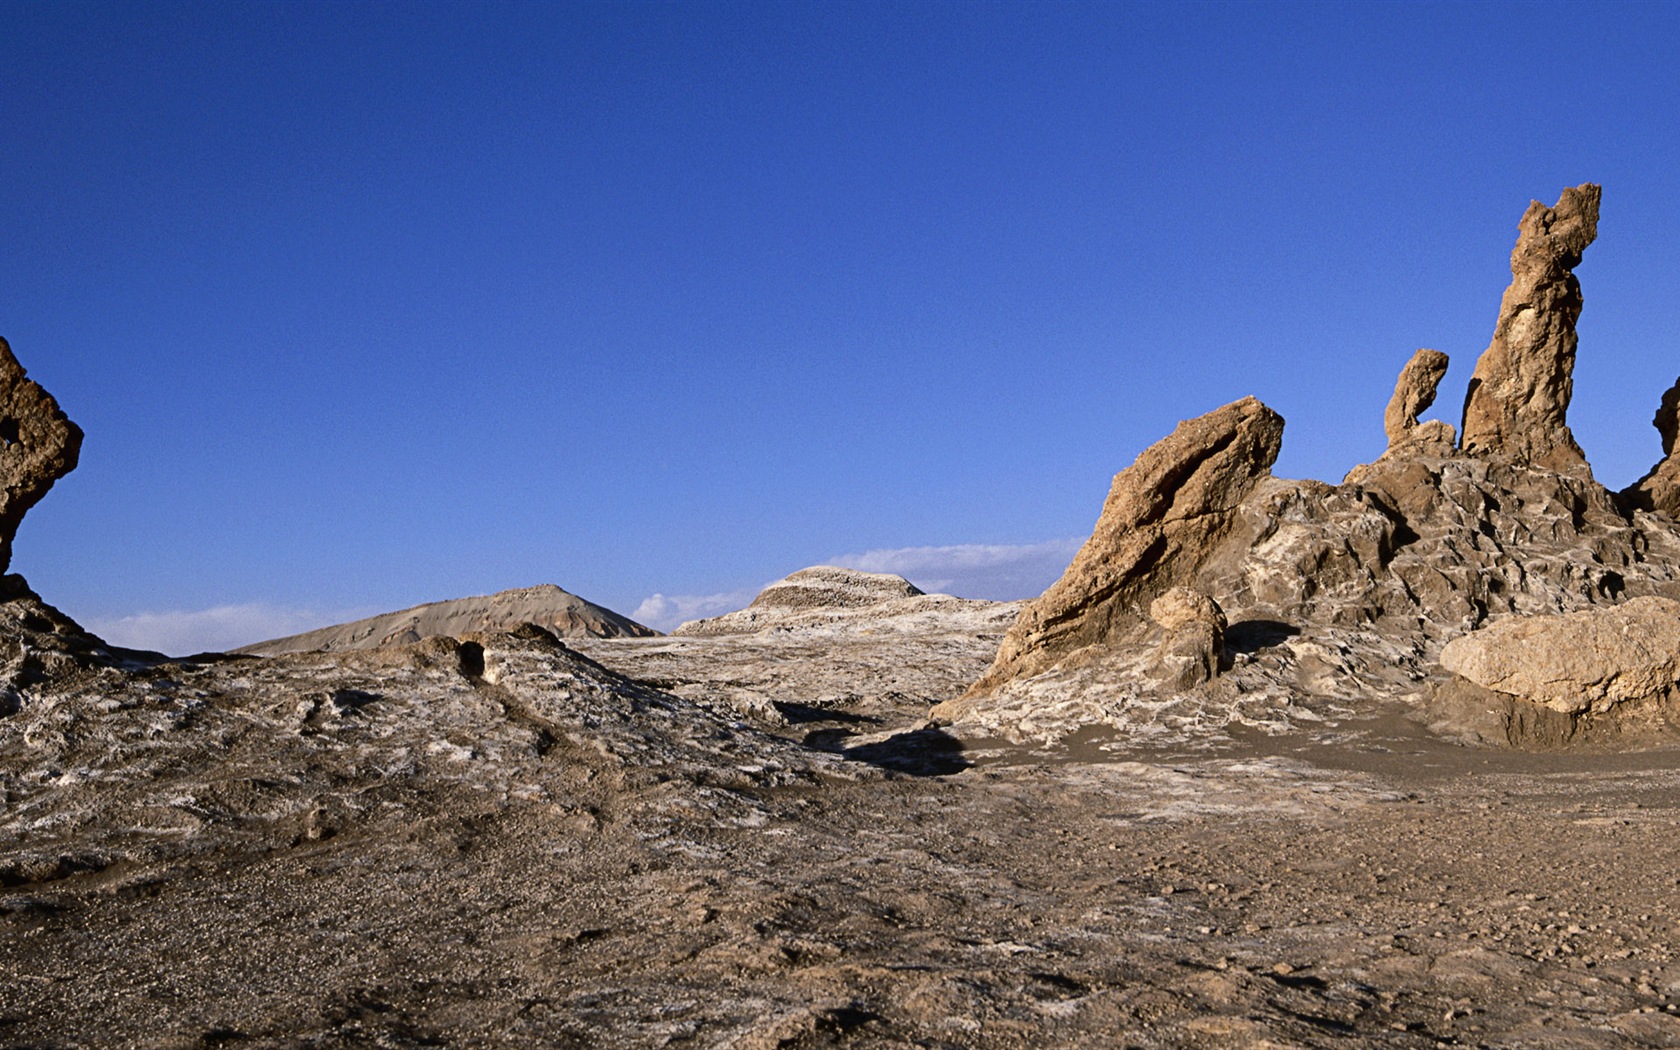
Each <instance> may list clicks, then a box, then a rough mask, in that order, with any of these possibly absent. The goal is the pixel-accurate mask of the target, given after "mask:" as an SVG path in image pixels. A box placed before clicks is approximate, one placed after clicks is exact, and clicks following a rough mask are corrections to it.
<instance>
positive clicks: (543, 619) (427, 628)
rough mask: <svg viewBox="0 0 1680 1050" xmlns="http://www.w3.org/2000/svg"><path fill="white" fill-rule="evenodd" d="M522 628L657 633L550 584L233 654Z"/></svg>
mask: <svg viewBox="0 0 1680 1050" xmlns="http://www.w3.org/2000/svg"><path fill="white" fill-rule="evenodd" d="M522 623H534V624H538V625H540V626H542V627H546V628H548V629H549V630H551V631H553V632H554V633H555V634H557V635H559V636H560V637H562V638H626V637H629V638H649V637H652V636H654V635H656V634H658V633H659V632H658V631H655V630H653V629H652V628H650V627H644V626H642V625H641V624H639V623H637V622H636V621H634V620H632V619H630V618H628V617H625V616H620V615H619V614H618V613H615V612H613V611H612V610H611V609H604V608H602V607H601V606H599V605H596V604H594V603H593V602H589V601H585V600H584V599H582V598H579V597H578V596H577V595H575V594H572V593H570V592H568V591H564V590H561V589H560V588H559V587H556V586H555V585H554V584H552V583H545V584H542V585H540V586H537V587H519V588H516V589H514V590H510V591H498V592H497V593H495V594H488V595H481V596H478V597H473V598H455V599H453V600H450V601H443V602H429V603H427V604H425V605H416V606H415V607H414V608H412V609H404V610H402V611H401V612H389V613H381V614H380V615H378V616H370V617H368V618H367V619H365V620H356V621H354V622H352V623H342V624H339V625H337V626H335V627H322V628H319V629H317V630H313V631H305V632H303V633H302V634H294V635H290V636H289V637H286V638H275V639H272V640H270V641H266V642H257V643H256V644H254V645H247V646H242V647H240V648H238V649H235V650H233V651H234V652H236V653H245V654H249V655H253V656H276V655H278V654H280V653H299V652H343V651H345V650H350V649H377V648H379V647H381V646H385V645H403V644H406V643H408V642H418V641H420V640H421V639H422V638H431V637H434V636H437V635H447V636H450V637H460V636H461V635H463V634H471V633H473V632H475V631H502V630H507V629H508V628H511V627H515V626H517V625H519V624H522Z"/></svg>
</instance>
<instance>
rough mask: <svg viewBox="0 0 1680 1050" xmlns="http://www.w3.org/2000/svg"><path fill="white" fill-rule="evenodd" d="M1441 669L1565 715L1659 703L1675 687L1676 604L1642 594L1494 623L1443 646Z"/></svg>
mask: <svg viewBox="0 0 1680 1050" xmlns="http://www.w3.org/2000/svg"><path fill="white" fill-rule="evenodd" d="M1441 666H1442V667H1443V668H1444V669H1446V670H1448V671H1451V672H1452V673H1454V674H1456V675H1460V676H1462V677H1464V678H1467V679H1469V680H1470V681H1472V682H1474V683H1475V684H1477V685H1479V686H1481V687H1482V688H1484V689H1491V690H1494V691H1496V692H1500V693H1506V694H1508V695H1510V696H1514V697H1519V698H1521V699H1523V700H1527V701H1529V702H1530V703H1535V704H1539V705H1541V706H1542V707H1548V708H1551V709H1552V710H1554V711H1558V712H1561V713H1563V714H1579V713H1581V712H1584V711H1588V710H1591V711H1596V712H1600V713H1602V712H1604V711H1608V710H1610V709H1611V708H1613V707H1615V706H1617V705H1619V704H1626V703H1630V702H1636V701H1645V700H1651V699H1656V698H1662V697H1665V696H1667V695H1669V693H1670V692H1671V691H1672V690H1673V689H1674V688H1675V685H1676V683H1677V682H1680V602H1677V601H1675V600H1673V599H1671V598H1660V597H1656V596H1647V597H1643V598H1633V599H1630V600H1629V601H1627V602H1625V603H1623V604H1621V605H1614V606H1600V607H1597V608H1591V609H1582V610H1580V611H1579V612H1574V613H1568V614H1565V615H1562V616H1517V617H1508V618H1506V619H1503V620H1496V621H1495V622H1493V623H1491V624H1489V625H1488V626H1486V627H1484V628H1482V629H1481V630H1478V631H1472V632H1471V633H1469V634H1466V635H1462V636H1460V637H1458V638H1454V639H1453V640H1452V641H1450V642H1448V643H1447V644H1446V646H1445V647H1444V648H1443V649H1442V650H1441Z"/></svg>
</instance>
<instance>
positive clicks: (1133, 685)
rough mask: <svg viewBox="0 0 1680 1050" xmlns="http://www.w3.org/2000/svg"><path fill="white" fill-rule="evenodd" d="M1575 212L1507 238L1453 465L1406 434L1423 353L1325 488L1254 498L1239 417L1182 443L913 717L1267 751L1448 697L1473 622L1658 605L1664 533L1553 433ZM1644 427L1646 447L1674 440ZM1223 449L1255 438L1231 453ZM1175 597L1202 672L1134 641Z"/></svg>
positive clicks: (1431, 432) (1584, 197)
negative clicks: (1264, 739) (1396, 703)
mask: <svg viewBox="0 0 1680 1050" xmlns="http://www.w3.org/2000/svg"><path fill="white" fill-rule="evenodd" d="M1597 201H1598V193H1597V188H1596V187H1590V186H1589V187H1584V188H1582V189H1581V190H1570V191H1566V192H1565V194H1564V195H1563V200H1562V201H1560V202H1559V205H1558V206H1557V208H1555V209H1545V208H1540V207H1538V206H1536V207H1534V208H1530V209H1529V213H1528V214H1527V215H1526V216H1525V217H1524V220H1523V237H1522V239H1521V241H1520V242H1519V244H1518V247H1517V251H1516V253H1515V254H1514V256H1513V272H1514V274H1515V275H1516V278H1517V279H1516V281H1515V282H1514V283H1513V285H1512V288H1511V290H1510V291H1508V292H1507V293H1506V300H1505V307H1504V309H1503V310H1502V314H1501V322H1500V329H1499V333H1498V334H1497V335H1496V338H1495V340H1494V345H1493V347H1491V348H1490V350H1489V352H1488V353H1487V354H1485V355H1484V356H1483V360H1482V364H1481V366H1480V368H1479V373H1478V374H1479V376H1480V379H1479V380H1478V389H1479V390H1480V391H1481V392H1480V394H1473V396H1472V398H1471V405H1472V408H1473V411H1472V412H1471V414H1470V419H1471V423H1472V426H1471V428H1470V430H1469V431H1467V438H1468V440H1467V441H1466V444H1465V448H1464V449H1462V450H1461V449H1458V448H1455V447H1453V443H1452V441H1451V437H1450V435H1451V428H1450V427H1449V426H1447V425H1446V424H1444V423H1437V424H1430V423H1425V424H1419V423H1418V422H1417V415H1418V413H1419V412H1420V411H1422V410H1423V409H1424V408H1425V407H1427V406H1428V404H1429V402H1430V399H1431V398H1432V396H1433V394H1434V392H1435V389H1436V386H1437V384H1438V383H1439V381H1440V378H1441V374H1442V373H1443V372H1444V370H1445V366H1446V357H1445V355H1442V354H1438V353H1435V352H1433V351H1420V352H1419V353H1417V354H1416V355H1414V356H1413V358H1412V359H1411V361H1410V362H1409V363H1408V364H1407V365H1406V367H1405V368H1404V369H1403V370H1402V372H1401V375H1400V379H1399V382H1398V383H1397V384H1396V390H1395V395H1394V398H1393V400H1392V401H1391V402H1390V404H1389V408H1388V412H1387V413H1386V416H1385V420H1384V422H1385V429H1386V430H1387V431H1388V434H1389V438H1390V443H1389V448H1388V450H1387V451H1386V452H1385V453H1384V455H1383V456H1382V457H1380V458H1379V459H1378V460H1377V461H1375V462H1373V463H1370V464H1367V465H1364V466H1360V467H1356V468H1355V469H1354V470H1353V471H1352V472H1350V473H1349V475H1348V477H1347V479H1346V480H1345V481H1344V482H1343V483H1342V484H1341V485H1334V486H1332V485H1326V484H1322V483H1320V482H1316V481H1291V480H1286V479H1281V478H1275V477H1271V476H1270V474H1269V470H1268V468H1269V465H1270V463H1271V458H1270V455H1271V454H1275V450H1276V448H1277V445H1278V442H1279V439H1280V436H1281V434H1280V432H1281V426H1282V421H1281V420H1280V419H1278V418H1277V417H1276V416H1275V415H1273V414H1271V413H1270V412H1269V411H1268V410H1266V409H1265V408H1264V406H1261V405H1260V404H1259V403H1258V402H1255V401H1252V400H1250V401H1247V402H1239V403H1237V405H1232V406H1227V407H1226V408H1223V409H1220V410H1218V411H1217V412H1215V413H1212V414H1210V415H1209V416H1205V417H1203V418H1202V419H1199V420H1194V421H1192V422H1191V423H1186V424H1182V425H1181V426H1180V427H1179V429H1178V430H1177V431H1175V432H1174V434H1173V435H1172V436H1170V437H1169V438H1167V439H1166V440H1164V441H1162V442H1160V443H1159V444H1157V445H1156V446H1154V447H1152V448H1151V449H1149V450H1148V451H1146V452H1145V453H1144V454H1143V455H1142V456H1140V457H1139V460H1138V462H1137V464H1136V465H1134V466H1133V467H1131V468H1128V470H1126V471H1123V472H1121V474H1120V475H1119V476H1117V477H1116V479H1115V484H1114V487H1113V490H1112V491H1111V493H1110V495H1109V499H1108V502H1107V504H1106V505H1105V507H1104V511H1103V515H1102V519H1101V520H1100V521H1099V522H1098V525H1097V528H1096V530H1095V532H1094V534H1093V535H1092V537H1091V539H1090V541H1089V542H1088V543H1087V544H1086V546H1085V547H1084V549H1082V550H1081V551H1080V553H1079V556H1078V557H1077V558H1076V559H1075V561H1074V563H1073V565H1072V566H1071V567H1070V568H1069V569H1068V571H1067V573H1066V574H1065V575H1064V576H1063V578H1062V580H1061V581H1059V582H1058V583H1057V584H1056V585H1055V586H1054V587H1052V588H1051V589H1050V590H1049V591H1047V592H1046V593H1045V594H1044V595H1043V596H1042V597H1041V598H1039V599H1037V600H1036V601H1035V602H1033V603H1032V604H1031V605H1029V606H1028V607H1027V609H1026V610H1025V611H1024V612H1023V614H1022V616H1021V619H1020V620H1019V621H1018V622H1017V623H1016V624H1015V626H1014V628H1012V629H1011V631H1010V633H1009V634H1008V636H1007V637H1006V638H1005V640H1004V643H1003V646H1002V647H1001V649H1000V651H999V654H998V657H997V659H996V661H995V662H994V663H993V665H992V667H991V668H990V669H989V670H988V672H987V673H986V675H985V676H983V677H982V678H981V679H979V680H978V681H977V682H976V683H975V685H974V686H972V687H971V688H970V689H969V691H968V692H967V693H965V694H964V695H963V696H961V697H958V698H956V699H953V700H951V701H947V702H945V703H943V704H940V705H939V706H938V707H936V708H935V709H934V712H933V717H935V718H937V719H939V720H940V721H942V722H944V723H946V724H950V725H952V726H955V727H961V726H972V727H974V732H976V733H977V734H981V735H989V736H1002V737H1005V738H1009V739H1020V740H1025V739H1051V738H1054V737H1056V736H1058V735H1062V734H1065V733H1067V732H1069V731H1072V730H1073V729H1076V728H1078V727H1080V726H1082V725H1090V724H1092V723H1103V724H1107V725H1109V726H1113V727H1115V728H1117V729H1120V730H1122V731H1125V732H1127V733H1129V734H1137V735H1139V736H1154V737H1156V738H1157V739H1165V738H1166V736H1167V735H1169V734H1170V735H1174V736H1173V738H1174V739H1177V740H1180V741H1185V740H1189V739H1192V738H1193V737H1192V736H1190V735H1187V734H1193V733H1205V732H1206V731H1207V728H1208V727H1209V726H1217V725H1225V724H1229V723H1233V722H1243V723H1247V724H1250V725H1263V726H1268V727H1271V728H1272V729H1275V730H1277V731H1282V730H1283V729H1284V728H1286V727H1287V726H1289V725H1293V724H1295V723H1296V722H1298V721H1305V720H1311V719H1313V718H1320V719H1322V718H1328V717H1332V716H1335V717H1342V716H1343V715H1345V713H1346V712H1347V711H1349V710H1355V709H1357V708H1359V707H1360V706H1362V705H1367V704H1370V703H1372V702H1374V701H1376V700H1378V699H1379V698H1382V697H1397V696H1421V695H1423V694H1422V692H1420V689H1421V688H1422V687H1420V685H1419V683H1426V684H1427V683H1435V682H1439V681H1441V680H1443V679H1444V678H1445V677H1446V676H1447V674H1448V672H1446V671H1444V670H1443V669H1442V667H1441V666H1440V664H1439V663H1438V662H1437V661H1438V658H1439V656H1440V653H1441V648H1442V646H1444V645H1446V644H1447V643H1448V642H1449V641H1451V640H1452V639H1453V638H1455V637H1457V636H1459V635H1461V634H1464V633H1465V632H1467V631H1473V630H1475V629H1476V628H1478V627H1480V626H1482V625H1484V624H1487V623H1490V622H1501V621H1504V620H1505V619H1506V618H1512V617H1515V618H1523V617H1531V618H1547V619H1551V620H1556V619H1557V618H1558V615H1559V614H1562V613H1572V612H1575V611H1578V610H1584V609H1591V608H1594V607H1607V606H1615V605H1618V604H1619V603H1623V602H1626V601H1628V600H1629V599H1638V598H1642V597H1647V596H1656V597H1661V598H1668V599H1680V530H1677V529H1675V528H1674V527H1672V525H1671V524H1669V523H1667V522H1666V521H1665V519H1662V518H1660V517H1656V516H1652V515H1643V516H1636V517H1632V518H1630V517H1629V516H1628V514H1627V513H1626V511H1625V509H1624V506H1623V504H1622V502H1621V501H1619V500H1618V498H1617V496H1616V495H1615V494H1613V493H1611V492H1610V491H1608V490H1607V489H1605V488H1604V487H1603V486H1602V485H1600V484H1599V483H1598V482H1596V481H1595V480H1594V479H1593V477H1592V474H1591V470H1590V468H1589V467H1588V466H1587V464H1586V460H1585V459H1584V457H1581V456H1580V453H1579V449H1578V448H1576V446H1575V444H1574V441H1573V439H1572V438H1570V437H1569V435H1568V430H1567V427H1566V426H1565V424H1564V423H1563V415H1564V411H1565V409H1566V408H1567V405H1568V394H1569V374H1570V368H1571V367H1572V364H1573V359H1574V353H1575V337H1574V328H1573V323H1574V318H1575V316H1576V314H1577V313H1578V310H1579V288H1578V286H1576V285H1575V283H1574V277H1573V275H1572V274H1571V273H1570V272H1569V267H1570V266H1572V265H1573V264H1574V263H1575V262H1577V261H1579V257H1580V251H1581V249H1582V248H1584V247H1585V245H1586V244H1587V243H1588V242H1589V241H1590V240H1591V233H1592V229H1593V226H1594V223H1595V222H1596V216H1597ZM1531 395H1532V396H1531ZM1677 396H1680V395H1677ZM1673 400H1674V398H1672V397H1671V398H1670V399H1668V400H1666V401H1665V413H1668V415H1669V416H1671V415H1672V401H1673ZM1244 406H1247V407H1246V409H1245V408H1244ZM1666 418H1668V416H1665V417H1664V419H1666ZM1664 419H1659V424H1658V425H1659V429H1661V428H1663V427H1664V426H1667V427H1668V429H1667V430H1665V431H1664V435H1665V441H1667V439H1668V435H1669V434H1670V433H1672V432H1673V430H1674V429H1676V427H1675V425H1674V424H1673V423H1665V422H1664ZM1244 427H1250V428H1252V429H1253V432H1254V433H1256V434H1262V435H1263V438H1253V439H1250V440H1248V441H1247V442H1246V443H1245V441H1244V440H1243V439H1241V438H1239V436H1238V435H1239V434H1241V433H1242V431H1243V428H1244ZM1665 448H1668V449H1670V450H1671V448H1672V443H1671V442H1670V443H1669V444H1668V445H1666V446H1665ZM1268 449H1269V450H1270V451H1269V452H1268V451H1267V450H1268ZM1214 479H1217V481H1215V480H1214ZM1177 587H1181V588H1186V589H1187V591H1186V592H1185V593H1193V594H1195V595H1201V596H1205V597H1206V599H1207V600H1208V601H1209V603H1210V604H1211V605H1212V606H1214V607H1216V608H1218V609H1219V610H1221V611H1222V614H1223V616H1224V617H1226V618H1228V620H1229V625H1228V627H1227V628H1226V629H1225V631H1224V642H1223V648H1224V659H1223V661H1221V662H1219V663H1215V662H1214V660H1213V659H1212V654H1213V653H1214V651H1215V650H1214V647H1213V646H1212V645H1211V644H1203V643H1192V642H1191V641H1189V640H1182V644H1183V646H1184V647H1185V649H1184V651H1183V652H1182V653H1180V652H1179V650H1178V646H1179V645H1180V644H1181V639H1180V638H1179V637H1178V633H1177V632H1178V631H1179V630H1180V628H1178V627H1175V626H1171V625H1169V621H1171V624H1177V623H1178V622H1179V618H1178V617H1175V616H1174V615H1173V614H1172V613H1170V612H1167V611H1165V610H1166V609H1167V607H1168V606H1170V605H1171V604H1172V603H1170V602H1169V603H1167V605H1164V606H1162V610H1163V613H1162V615H1161V616H1157V617H1155V621H1158V622H1151V620H1149V619H1148V618H1146V617H1145V615H1144V611H1145V610H1146V609H1148V608H1149V607H1150V603H1151V601H1152V600H1153V599H1155V598H1157V597H1159V596H1162V595H1163V594H1165V593H1166V592H1168V590H1169V589H1170V588H1177ZM1209 633H1211V632H1209ZM1198 654H1199V655H1198ZM1181 671H1182V672H1183V673H1179V672H1181ZM1215 671H1217V674H1216V673H1215ZM1463 682H1464V688H1465V689H1481V688H1482V687H1481V686H1476V685H1474V684H1473V683H1471V682H1470V681H1469V679H1463ZM1514 702H1515V701H1513V703H1514ZM1525 702H1526V701H1525ZM1511 710H1512V713H1511V718H1510V719H1507V721H1510V720H1511V719H1514V720H1515V722H1516V723H1523V724H1524V725H1526V726H1527V728H1522V729H1521V730H1520V731H1519V732H1516V735H1515V737H1513V739H1516V738H1521V737H1525V736H1532V735H1534V733H1535V732H1542V734H1544V733H1551V734H1552V735H1553V736H1559V738H1560V739H1561V738H1563V737H1566V736H1567V734H1562V733H1561V731H1560V730H1559V729H1558V726H1557V725H1556V724H1553V723H1556V722H1557V719H1558V718H1563V719H1565V720H1566V721H1567V719H1568V718H1569V717H1573V716H1566V715H1563V714H1561V713H1559V712H1556V711H1552V710H1551V709H1550V708H1544V709H1543V710H1542V709H1541V708H1539V707H1535V706H1534V705H1532V704H1530V709H1522V708H1512V709H1511ZM1458 714H1460V715H1462V714H1464V711H1463V710H1460V711H1459V712H1458ZM1554 716H1556V717H1554ZM1454 717H1457V715H1450V713H1449V717H1447V718H1446V722H1447V723H1451V722H1452V720H1453V718H1454ZM1475 717H1477V718H1479V717H1481V716H1479V715H1477V716H1475ZM1436 721H1438V722H1439V721H1441V719H1436ZM1536 726H1539V727H1540V729H1538V730H1537V729H1536V728H1535V727H1536ZM1445 728H1447V729H1448V730H1449V731H1452V728H1453V727H1452V725H1450V724H1448V725H1446V727H1445ZM1460 728H1462V726H1461V727H1460ZM1565 728H1567V726H1566V727H1565ZM954 731H962V732H966V731H968V730H960V729H959V730H954ZM1560 734H1561V735H1560Z"/></svg>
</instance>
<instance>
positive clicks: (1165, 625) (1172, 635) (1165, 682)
mask: <svg viewBox="0 0 1680 1050" xmlns="http://www.w3.org/2000/svg"><path fill="white" fill-rule="evenodd" d="M1149 618H1150V619H1151V620H1154V621H1155V622H1156V623H1157V624H1159V625H1160V627H1161V629H1162V630H1163V631H1165V632H1166V637H1165V638H1163V639H1161V645H1160V647H1159V648H1158V649H1157V650H1156V652H1155V666H1154V667H1153V668H1152V669H1151V670H1152V671H1153V674H1151V675H1150V677H1151V678H1154V679H1156V680H1158V681H1160V682H1161V684H1162V688H1165V689H1169V690H1173V691H1179V690H1184V689H1191V688H1194V687H1195V686H1198V685H1201V684H1202V683H1204V682H1211V681H1213V679H1214V676H1216V675H1217V674H1219V665H1220V661H1221V660H1223V659H1224V656H1225V628H1226V626H1227V625H1226V623H1225V611H1224V610H1223V609H1221V608H1220V607H1219V603H1218V602H1216V601H1214V600H1213V599H1212V598H1209V597H1208V596H1207V595H1205V594H1198V593H1196V592H1195V591H1193V590H1191V589H1190V588H1188V587H1174V588H1172V589H1170V590H1168V591H1167V592H1166V593H1165V594H1163V595H1161V596H1160V597H1159V598H1156V599H1155V600H1154V601H1152V602H1150V603H1149Z"/></svg>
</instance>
